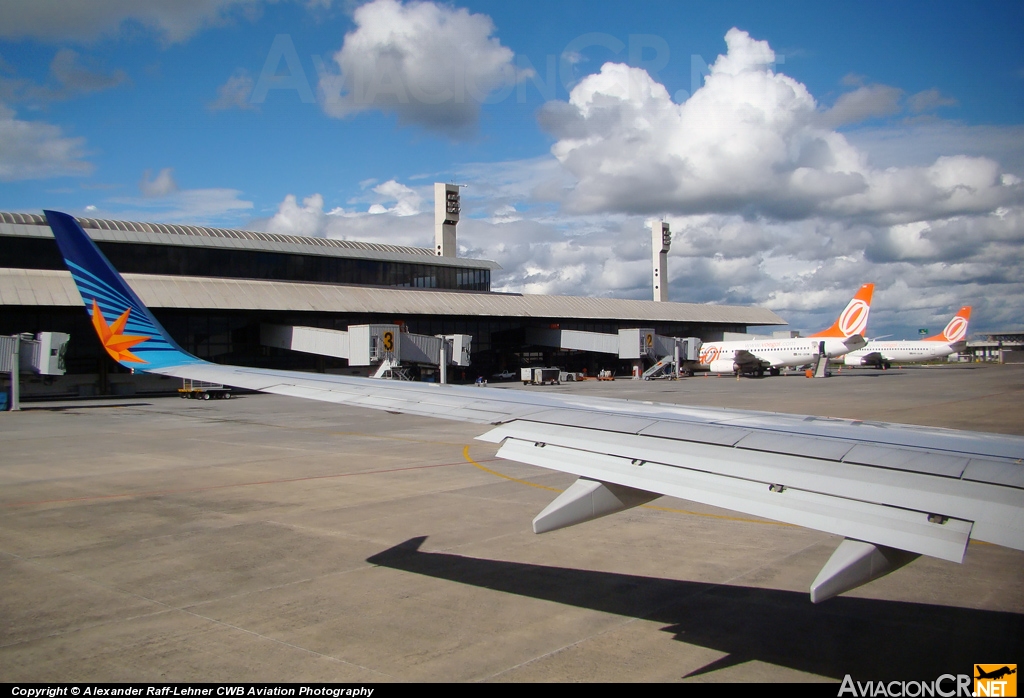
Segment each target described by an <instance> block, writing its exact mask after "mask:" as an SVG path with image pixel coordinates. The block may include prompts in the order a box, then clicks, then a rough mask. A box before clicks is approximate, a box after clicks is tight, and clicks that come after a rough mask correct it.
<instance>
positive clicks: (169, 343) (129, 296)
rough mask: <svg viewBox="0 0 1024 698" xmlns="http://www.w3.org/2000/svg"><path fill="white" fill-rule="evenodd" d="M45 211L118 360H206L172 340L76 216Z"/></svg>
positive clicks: (144, 366) (144, 365) (146, 366)
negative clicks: (195, 355)
mask: <svg viewBox="0 0 1024 698" xmlns="http://www.w3.org/2000/svg"><path fill="white" fill-rule="evenodd" d="M43 213H44V214H46V222H47V223H49V224H50V229H51V230H53V237H54V238H55V239H56V240H57V246H58V247H59V248H60V253H61V256H63V257H64V264H66V265H67V267H68V271H70V272H71V277H72V278H73V279H74V280H75V285H76V286H77V287H78V292H79V293H80V294H81V295H82V301H83V302H84V303H85V307H86V309H87V311H88V312H89V314H90V316H91V317H92V325H93V328H94V329H95V330H96V335H97V336H98V337H99V339H100V342H101V343H102V344H103V348H104V349H106V350H107V353H108V354H110V357H111V358H112V359H114V361H117V362H118V363H119V364H121V365H122V366H125V367H127V368H131V369H138V370H142V371H149V370H154V369H161V368H167V367H170V366H180V365H182V364H195V363H203V361H202V359H197V358H196V357H194V356H192V355H191V354H189V353H187V352H186V351H185V350H184V349H182V348H181V347H180V346H178V343H177V342H175V341H174V340H173V339H171V336H170V335H169V334H167V330H165V329H164V328H163V327H162V326H161V325H160V323H159V322H157V319H156V318H155V317H153V314H152V313H151V312H149V308H147V307H146V306H145V304H143V302H142V301H141V300H140V299H139V297H138V296H137V295H135V292H134V291H133V290H132V289H131V287H130V286H129V285H128V284H127V283H125V280H124V279H122V278H121V275H120V274H118V273H117V270H116V269H114V266H113V265H112V264H111V263H110V262H109V261H108V260H107V258H106V257H105V256H104V255H103V253H102V252H100V249H99V248H98V247H96V243H94V242H93V241H92V240H91V239H90V238H89V236H88V235H87V234H86V232H85V231H84V230H82V226H80V225H79V224H78V221H77V220H75V218H74V217H73V216H69V215H68V214H66V213H61V212H59V211H43Z"/></svg>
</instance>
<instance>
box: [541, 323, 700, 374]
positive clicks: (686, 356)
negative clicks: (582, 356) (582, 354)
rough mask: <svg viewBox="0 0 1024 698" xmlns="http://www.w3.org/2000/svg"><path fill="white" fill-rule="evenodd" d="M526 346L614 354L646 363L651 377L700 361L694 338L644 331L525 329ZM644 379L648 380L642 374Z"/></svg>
mask: <svg viewBox="0 0 1024 698" xmlns="http://www.w3.org/2000/svg"><path fill="white" fill-rule="evenodd" d="M526 342H527V343H528V344H536V345H538V346H544V347H556V348H558V349H572V350H576V351H591V352H596V353H599V354H614V355H616V356H618V357H619V358H620V359H632V360H635V361H636V360H643V359H648V360H650V361H652V362H654V364H655V366H654V367H652V368H651V369H648V372H650V371H652V370H654V368H655V367H657V370H656V371H654V373H655V374H656V373H659V372H662V371H664V370H665V369H666V366H668V367H669V368H671V367H672V366H679V367H682V368H680V369H679V370H680V371H682V370H685V369H686V367H687V364H689V365H691V366H692V365H695V364H696V363H697V362H699V360H700V345H701V340H700V339H699V338H698V337H666V336H663V335H659V334H657V333H656V332H655V331H654V330H653V329H650V328H645V327H633V328H627V329H622V330H619V332H618V334H606V333H603V332H585V331H583V330H563V329H558V328H551V329H543V328H527V330H526ZM652 375H653V374H652ZM644 377H645V378H648V377H651V376H648V375H647V374H646V373H645V374H644Z"/></svg>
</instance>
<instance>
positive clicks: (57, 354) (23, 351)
mask: <svg viewBox="0 0 1024 698" xmlns="http://www.w3.org/2000/svg"><path fill="white" fill-rule="evenodd" d="M70 339H71V336H70V335H68V334H65V333H63V332H40V333H38V334H37V335H36V336H35V338H34V339H33V337H32V335H31V334H16V335H13V336H11V337H0V373H10V374H11V402H10V409H11V410H12V411H14V410H19V409H21V404H20V392H21V386H20V383H19V381H20V375H21V374H22V373H35V374H38V375H41V376H63V375H64V353H65V352H66V351H67V347H68V340H70ZM6 397H7V396H6V395H4V396H3V398H4V399H3V402H4V403H6V402H7V400H6ZM2 409H3V407H0V410H2Z"/></svg>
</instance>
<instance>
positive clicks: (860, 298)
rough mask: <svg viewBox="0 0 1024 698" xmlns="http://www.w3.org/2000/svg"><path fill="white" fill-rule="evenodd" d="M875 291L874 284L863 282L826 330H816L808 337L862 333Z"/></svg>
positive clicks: (865, 327) (847, 335)
mask: <svg viewBox="0 0 1024 698" xmlns="http://www.w3.org/2000/svg"><path fill="white" fill-rule="evenodd" d="M874 291H875V285H874V284H864V285H863V286H861V287H860V290H858V291H857V294H856V295H855V296H854V297H853V300H851V301H850V302H849V304H848V305H847V306H846V309H845V310H843V312H842V313H840V315H839V318H838V319H837V320H836V321H835V322H834V323H832V327H829V328H828V329H827V330H823V331H821V332H817V333H815V334H812V335H808V336H809V337H849V336H851V335H855V334H859V335H863V334H864V331H865V330H866V329H867V327H868V312H870V310H871V294H872V293H874Z"/></svg>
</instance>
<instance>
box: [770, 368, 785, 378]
mask: <svg viewBox="0 0 1024 698" xmlns="http://www.w3.org/2000/svg"><path fill="white" fill-rule="evenodd" d="M781 374H782V370H781V369H778V368H769V369H768V375H769V376H778V375H781Z"/></svg>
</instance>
